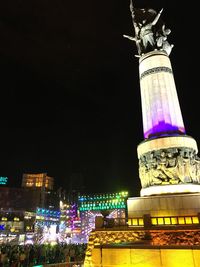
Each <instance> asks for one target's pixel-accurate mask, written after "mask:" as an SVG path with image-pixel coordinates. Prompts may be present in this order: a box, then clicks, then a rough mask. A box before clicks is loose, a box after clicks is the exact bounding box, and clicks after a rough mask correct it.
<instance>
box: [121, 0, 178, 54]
mask: <svg viewBox="0 0 200 267" xmlns="http://www.w3.org/2000/svg"><path fill="white" fill-rule="evenodd" d="M130 1H131V2H130V11H131V16H132V21H133V26H134V29H135V36H134V37H133V36H129V35H123V36H124V37H125V38H128V39H130V40H131V41H135V43H136V46H137V50H138V55H136V56H137V57H140V56H141V55H143V54H145V53H148V52H150V51H153V50H162V51H164V52H166V53H167V54H168V55H169V54H170V53H171V49H172V47H173V45H170V44H169V42H168V41H167V36H168V35H169V34H170V32H171V30H170V29H166V28H165V25H164V24H163V23H162V25H160V24H161V23H158V21H159V19H160V16H161V14H162V11H163V9H161V10H160V12H159V13H157V12H156V11H155V10H154V9H151V8H147V9H138V8H135V7H133V2H132V0H130Z"/></svg>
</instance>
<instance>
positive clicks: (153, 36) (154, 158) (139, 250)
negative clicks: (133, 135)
mask: <svg viewBox="0 0 200 267" xmlns="http://www.w3.org/2000/svg"><path fill="white" fill-rule="evenodd" d="M130 10H131V15H132V20H133V26H134V31H135V36H134V37H132V36H128V35H124V37H125V38H128V39H130V40H131V41H134V43H135V45H136V47H137V52H138V54H137V55H136V57H138V58H139V78H140V90H141V102H142V117H143V130H144V141H143V142H141V143H140V144H139V145H138V147H137V154H138V159H139V177H140V181H141V185H142V189H141V191H140V197H132V198H128V200H127V207H128V226H127V227H124V228H123V229H122V228H121V229H114V228H113V229H109V230H108V229H97V228H96V229H95V230H94V231H93V232H92V233H91V235H90V240H89V243H88V249H87V252H86V260H85V265H84V266H137V267H139V266H140V267H146V266H148V267H155V266H156V267H179V266H181V267H186V266H187V267H197V266H200V263H199V262H200V223H199V222H200V158H199V157H198V156H197V153H198V148H197V144H196V141H195V140H194V139H193V138H192V137H191V136H188V135H187V134H186V131H185V127H184V123H183V119H182V114H181V109H180V106H179V101H178V95H177V91H176V85H175V81H174V76H173V70H172V66H171V62H170V58H169V56H170V53H171V50H172V48H173V45H171V44H170V43H169V42H168V35H169V34H170V32H171V31H170V29H168V28H166V26H165V24H164V22H163V21H162V18H161V17H162V11H163V10H162V9H161V10H160V12H158V13H157V12H156V11H155V10H153V9H138V8H135V7H134V6H133V3H132V1H131V4H130Z"/></svg>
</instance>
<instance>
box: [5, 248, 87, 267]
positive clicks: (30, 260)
mask: <svg viewBox="0 0 200 267" xmlns="http://www.w3.org/2000/svg"><path fill="white" fill-rule="evenodd" d="M85 250H86V244H56V245H54V246H52V245H50V244H47V245H46V244H42V245H13V246H11V245H8V244H2V245H0V267H32V266H36V265H46V264H53V263H62V262H83V261H84V258H85Z"/></svg>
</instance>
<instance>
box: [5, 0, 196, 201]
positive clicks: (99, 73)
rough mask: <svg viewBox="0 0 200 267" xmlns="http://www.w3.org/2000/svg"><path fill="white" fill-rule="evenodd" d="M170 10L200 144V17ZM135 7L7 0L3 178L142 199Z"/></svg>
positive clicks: (186, 107)
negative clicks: (48, 180) (45, 179)
mask: <svg viewBox="0 0 200 267" xmlns="http://www.w3.org/2000/svg"><path fill="white" fill-rule="evenodd" d="M134 3H135V6H136V7H138V8H143V7H151V8H154V9H155V10H157V11H159V10H160V9H161V8H164V11H163V13H162V19H163V20H164V22H165V23H166V26H167V27H168V28H170V29H171V31H172V32H171V34H170V36H169V37H168V40H169V41H170V43H173V44H174V48H173V50H172V53H171V55H170V58H171V63H172V67H173V70H174V77H175V82H176V86H177V92H178V96H179V101H180V106H181V109H182V115H183V120H184V124H185V128H186V133H187V134H188V135H191V136H192V137H194V138H195V139H196V141H197V144H200V134H199V106H200V104H199V103H200V102H199V63H198V62H199V61H200V53H199V51H200V49H199V43H198V41H197V39H198V38H199V37H198V31H199V24H200V23H199V18H200V15H199V10H198V8H197V7H195V6H194V5H193V3H195V4H197V3H196V2H195V1H190V5H191V7H190V6H188V5H187V6H186V5H184V4H181V2H180V1H162V0H157V1H139V0H138V1H135V2H134ZM123 34H127V35H134V29H133V26H132V20H131V13H130V10H129V0H101V1H97V0H85V1H80V0H79V1H74V0H71V1H69V0H65V1H64V0H56V1H53V0H28V1H27V0H12V1H11V0H7V1H1V4H0V68H1V69H0V78H1V79H0V85H1V88H0V94H1V97H0V103H1V104H0V127H1V128H0V176H7V177H8V178H9V185H10V186H17V187H20V186H21V179H22V174H23V173H34V172H35V173H37V172H47V173H48V175H49V176H52V177H54V178H55V186H56V187H60V186H61V187H63V188H65V189H67V190H68V189H69V188H70V184H71V181H72V180H73V181H74V182H73V184H74V186H76V185H77V186H79V185H84V187H85V191H86V192H88V193H93V192H94V193H95V192H110V191H111V192H112V191H113V192H115V191H119V190H128V191H129V194H130V195H131V196H139V192H140V189H141V186H140V181H139V177H138V159H137V151H136V150H137V145H138V144H139V143H140V142H142V141H143V129H142V111H141V104H140V89H139V79H138V59H137V58H136V57H134V55H135V54H136V53H137V51H136V47H135V44H134V42H131V41H130V40H128V39H125V38H123ZM196 38H197V39H196Z"/></svg>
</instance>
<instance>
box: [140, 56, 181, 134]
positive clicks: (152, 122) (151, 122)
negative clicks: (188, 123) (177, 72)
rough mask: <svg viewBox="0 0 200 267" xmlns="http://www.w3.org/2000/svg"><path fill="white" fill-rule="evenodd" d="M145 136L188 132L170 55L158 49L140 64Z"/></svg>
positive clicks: (141, 60) (144, 57) (145, 57)
mask: <svg viewBox="0 0 200 267" xmlns="http://www.w3.org/2000/svg"><path fill="white" fill-rule="evenodd" d="M139 72H140V90H141V101H142V116H143V131H144V137H145V138H149V137H151V136H154V137H156V136H160V135H162V134H164V135H168V136H169V135H173V134H174V133H175V132H177V133H180V134H181V133H182V134H184V133H185V128H184V123H183V119H182V114H181V109H180V106H179V101H178V96H177V92H176V86H175V82H174V76H173V72H172V67H171V63H170V60H169V57H168V56H167V55H166V54H165V53H163V52H158V51H155V53H154V52H151V53H148V54H146V55H145V56H143V57H141V59H140V64H139Z"/></svg>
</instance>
